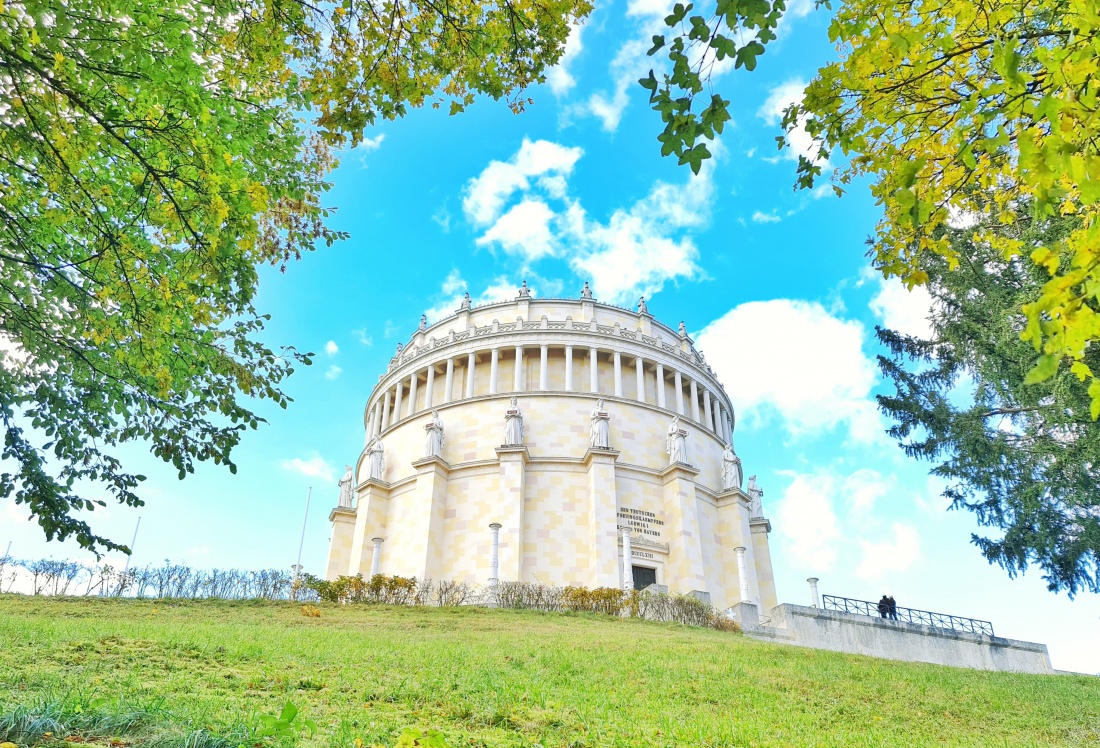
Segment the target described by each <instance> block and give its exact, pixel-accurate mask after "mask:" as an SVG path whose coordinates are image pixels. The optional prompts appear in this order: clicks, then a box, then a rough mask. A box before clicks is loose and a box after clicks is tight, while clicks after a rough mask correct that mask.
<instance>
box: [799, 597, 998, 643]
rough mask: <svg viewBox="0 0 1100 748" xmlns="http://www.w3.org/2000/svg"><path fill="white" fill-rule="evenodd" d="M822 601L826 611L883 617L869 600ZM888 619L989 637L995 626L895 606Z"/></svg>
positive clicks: (973, 620)
mask: <svg viewBox="0 0 1100 748" xmlns="http://www.w3.org/2000/svg"><path fill="white" fill-rule="evenodd" d="M821 601H822V605H823V606H824V609H825V610H836V611H840V612H841V613H855V614H856V615H861V616H870V617H871V618H882V617H883V616H882V613H880V612H879V609H878V603H873V602H870V601H868V600H853V599H851V598H847V597H836V596H835V595H822V596H821ZM886 617H887V618H889V619H890V620H897V621H907V622H909V623H920V624H924V625H925V626H933V627H935V628H938V629H948V630H950V631H966V632H968V633H971V634H988V635H989V636H993V624H992V623H990V622H989V621H979V620H977V619H975V618H963V617H961V616H952V615H948V614H947V613H932V612H930V611H927V610H916V609H914V608H900V607H896V606H895V607H894V608H893V612H892V613H887V616H886Z"/></svg>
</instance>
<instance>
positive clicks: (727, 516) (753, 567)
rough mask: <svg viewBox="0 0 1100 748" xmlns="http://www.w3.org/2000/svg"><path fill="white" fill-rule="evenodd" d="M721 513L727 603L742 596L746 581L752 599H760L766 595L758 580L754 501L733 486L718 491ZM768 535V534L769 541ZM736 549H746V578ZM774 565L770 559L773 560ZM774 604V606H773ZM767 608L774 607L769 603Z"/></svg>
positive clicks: (719, 512) (723, 567)
mask: <svg viewBox="0 0 1100 748" xmlns="http://www.w3.org/2000/svg"><path fill="white" fill-rule="evenodd" d="M717 499H718V516H719V522H720V524H721V534H722V538H723V547H722V549H721V552H722V572H723V577H724V579H723V583H724V585H725V588H726V595H727V596H728V598H727V602H726V603H725V604H726V605H730V604H732V602H733V600H734V599H742V595H741V592H740V590H741V588H742V584H745V585H747V587H748V591H749V592H748V597H749V598H750V600H751V601H752V602H760V601H762V598H761V596H760V583H759V581H758V574H757V569H758V566H757V564H758V561H757V555H756V544H755V543H754V542H753V536H752V531H751V529H750V527H749V510H750V508H751V500H750V499H749V497H748V495H747V494H746V493H745V492H744V491H742V490H741V489H739V488H734V489H730V490H729V491H723V492H722V493H720V494H718V496H717ZM766 542H767V538H766V535H765V543H766ZM735 548H744V549H745V552H744V556H745V558H744V569H745V576H746V579H744V580H743V581H742V578H741V574H740V572H739V569H738V564H737V561H738V559H737V556H736V552H735V550H734V549H735ZM769 567H770V561H769ZM772 590H773V591H772V595H773V596H774V594H775V592H774V584H773V585H772ZM773 607H774V606H773ZM763 608H764V609H765V610H770V609H771V608H769V607H767V604H766V603H765V604H764V606H763Z"/></svg>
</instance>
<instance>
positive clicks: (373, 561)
mask: <svg viewBox="0 0 1100 748" xmlns="http://www.w3.org/2000/svg"><path fill="white" fill-rule="evenodd" d="M370 542H372V543H374V553H373V554H372V555H371V557H370V575H371V576H372V577H376V576H378V575H379V574H381V573H382V572H381V568H382V538H371V540H370Z"/></svg>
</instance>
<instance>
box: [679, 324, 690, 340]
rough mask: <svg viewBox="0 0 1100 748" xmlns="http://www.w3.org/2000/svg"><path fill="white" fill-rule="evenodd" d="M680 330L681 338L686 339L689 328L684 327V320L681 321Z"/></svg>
mask: <svg viewBox="0 0 1100 748" xmlns="http://www.w3.org/2000/svg"><path fill="white" fill-rule="evenodd" d="M679 330H680V337H681V338H686V337H687V336H688V329H687V326H686V325H684V321H683V320H680V327H679Z"/></svg>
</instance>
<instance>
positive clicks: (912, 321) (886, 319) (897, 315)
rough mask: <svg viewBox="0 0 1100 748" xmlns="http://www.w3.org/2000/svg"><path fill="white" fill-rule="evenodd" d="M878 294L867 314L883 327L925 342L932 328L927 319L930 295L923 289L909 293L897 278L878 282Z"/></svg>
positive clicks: (880, 278)
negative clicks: (874, 317)
mask: <svg viewBox="0 0 1100 748" xmlns="http://www.w3.org/2000/svg"><path fill="white" fill-rule="evenodd" d="M878 281H879V288H878V292H877V293H875V295H874V296H873V297H872V298H871V304H870V306H871V311H872V312H873V313H874V315H875V316H876V317H878V319H879V320H881V321H882V325H883V327H887V328H889V329H891V330H896V331H898V332H900V333H903V334H905V335H913V336H916V337H919V338H923V339H926V340H927V339H928V338H930V337H931V336H932V325H931V323H930V322H929V320H928V317H929V315H930V314H931V313H932V296H931V294H929V293H928V289H927V288H925V287H924V286H916V287H914V288H913V290H909V289H907V288H906V287H905V284H904V283H902V282H901V281H900V280H899V279H897V278H888V279H887V278H882V277H881V276H880V277H879V279H878Z"/></svg>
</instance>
